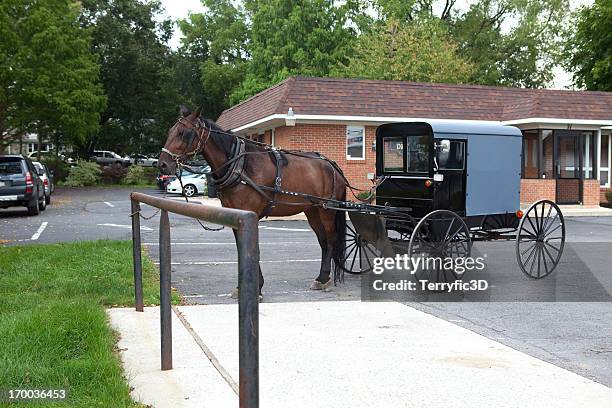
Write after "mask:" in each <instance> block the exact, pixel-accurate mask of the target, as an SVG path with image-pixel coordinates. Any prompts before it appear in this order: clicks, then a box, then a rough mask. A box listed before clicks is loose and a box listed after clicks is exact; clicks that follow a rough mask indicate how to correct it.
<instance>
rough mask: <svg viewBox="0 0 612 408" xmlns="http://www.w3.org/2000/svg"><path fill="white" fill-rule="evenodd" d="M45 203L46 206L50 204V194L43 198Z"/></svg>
mask: <svg viewBox="0 0 612 408" xmlns="http://www.w3.org/2000/svg"><path fill="white" fill-rule="evenodd" d="M45 202H46V203H47V205H49V204H51V194H49V195H48V196H45Z"/></svg>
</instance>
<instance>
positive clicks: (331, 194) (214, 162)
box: [158, 106, 349, 296]
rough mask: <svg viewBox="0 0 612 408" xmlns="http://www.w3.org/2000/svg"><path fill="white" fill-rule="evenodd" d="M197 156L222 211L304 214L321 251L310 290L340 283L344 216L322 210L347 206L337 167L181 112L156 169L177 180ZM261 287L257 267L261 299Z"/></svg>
mask: <svg viewBox="0 0 612 408" xmlns="http://www.w3.org/2000/svg"><path fill="white" fill-rule="evenodd" d="M198 153H199V154H201V155H202V156H203V157H204V159H205V160H206V161H207V162H208V164H209V166H210V167H211V176H212V178H213V181H214V182H215V186H216V188H217V193H218V197H219V198H220V200H221V205H222V206H223V207H228V208H235V209H240V210H246V211H253V212H255V213H256V214H257V215H258V216H259V219H262V218H264V217H278V216H289V215H295V214H299V213H301V212H304V213H305V214H306V218H307V219H308V224H309V225H310V228H311V229H312V230H313V231H314V233H315V234H316V236H317V240H318V242H319V245H320V247H321V266H320V270H319V275H318V276H317V277H316V278H315V279H314V281H313V282H312V284H311V286H310V289H312V290H324V291H327V290H329V288H330V287H331V286H332V282H333V284H335V283H336V282H337V281H339V280H341V279H342V274H343V269H342V268H343V266H344V265H343V264H344V257H345V235H346V216H345V214H344V212H342V211H335V210H332V209H326V208H324V206H323V203H324V202H325V200H340V201H345V200H346V190H347V186H349V183H348V181H347V179H346V177H345V176H344V174H343V173H342V170H341V169H340V168H339V167H338V165H337V164H336V163H335V162H333V161H331V160H329V159H327V158H326V157H324V156H322V155H320V154H319V153H316V152H302V151H289V150H280V149H277V148H274V147H272V146H269V145H264V144H263V143H258V142H254V141H250V140H248V139H244V138H241V137H239V136H237V135H235V134H234V133H233V132H229V131H226V130H224V129H222V128H221V127H219V126H218V125H217V124H216V123H215V122H213V121H212V120H209V119H206V118H203V117H202V116H201V114H200V110H196V111H195V112H191V111H190V110H189V109H187V108H186V107H184V106H181V108H180V114H179V117H178V119H177V121H176V123H175V124H174V125H173V126H172V127H171V128H170V130H169V131H168V137H167V140H166V143H165V145H164V147H163V149H162V152H161V153H160V156H159V159H158V168H159V170H160V172H161V173H162V174H167V175H172V174H175V173H176V171H177V166H179V165H181V163H182V162H183V161H184V160H185V159H187V158H188V157H189V156H195V155H196V154H198ZM234 236H235V237H236V231H235V230H234ZM332 260H333V280H332V278H331V277H330V273H331V271H332ZM263 284H264V278H263V275H262V273H261V266H260V267H259V290H260V296H261V290H262V287H263ZM238 290H239V288H237V290H236V291H235V292H234V295H237V291H238Z"/></svg>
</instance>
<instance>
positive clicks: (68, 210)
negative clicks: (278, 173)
mask: <svg viewBox="0 0 612 408" xmlns="http://www.w3.org/2000/svg"><path fill="white" fill-rule="evenodd" d="M130 191H131V190H130V189H127V188H98V189H92V188H85V189H68V190H65V189H58V190H57V192H56V194H55V195H54V196H53V202H52V204H51V205H50V206H49V207H48V208H47V210H46V211H45V212H43V213H41V215H40V216H37V217H28V216H26V215H25V211H22V210H21V209H8V210H0V240H1V242H2V243H3V244H4V245H15V244H29V243H51V242H62V241H73V240H90V239H102V238H105V239H129V238H130V236H131V235H130V234H131V233H130V217H129V213H130V203H129V192H130ZM143 192H145V193H150V194H157V195H160V193H159V192H158V191H156V190H152V189H151V190H143ZM175 199H180V198H179V197H176V198H175ZM153 213H154V210H153V209H152V208H149V207H146V206H144V207H143V215H144V216H150V215H153ZM566 221H567V229H568V245H567V246H566V250H565V255H564V258H563V260H562V263H561V265H560V267H559V269H558V270H557V271H556V272H555V275H554V276H551V277H550V278H549V279H552V281H548V282H545V283H542V282H544V281H537V282H536V281H532V280H528V279H527V278H525V277H524V276H523V275H522V274H521V273H520V271H519V269H518V267H517V266H516V263H515V260H514V245H513V243H511V242H493V243H477V244H476V245H475V250H476V251H478V252H479V253H481V254H486V255H487V256H488V258H487V259H488V261H487V262H488V270H489V272H490V274H491V275H492V276H494V277H495V279H496V280H495V282H496V283H495V287H494V288H492V291H493V293H494V294H495V296H492V297H491V298H490V299H489V300H492V301H488V302H471V301H470V300H471V299H470V298H469V297H465V298H459V299H457V298H453V300H459V301H453V302H447V301H446V300H449V299H450V298H445V297H444V295H436V296H434V297H431V298H428V299H423V300H421V301H418V302H409V305H410V306H412V307H414V308H416V309H419V310H422V311H425V312H427V313H429V314H432V315H435V316H437V317H440V318H442V319H444V320H446V321H447V322H451V323H453V324H457V325H460V326H463V327H466V328H468V329H470V330H473V331H475V332H477V333H479V334H482V335H484V336H486V337H489V338H491V339H494V340H496V341H499V342H501V343H504V344H506V345H509V346H511V347H513V348H515V349H517V350H520V351H523V352H525V353H527V354H530V355H532V356H535V357H538V358H541V359H543V360H545V361H548V362H551V363H553V364H556V365H558V366H561V367H564V368H567V369H569V370H571V371H574V372H576V373H578V374H580V375H584V376H586V377H588V378H591V379H594V380H596V381H598V382H600V383H603V384H605V385H607V386H612V336H611V334H612V306H611V303H610V302H609V300H610V295H609V293H610V292H611V288H612V276H611V274H610V263H611V262H610V261H612V218H610V217H575V218H568V219H567V220H566ZM141 222H142V237H143V242H144V243H145V247H146V249H147V251H148V252H149V253H150V254H151V256H152V258H153V259H154V260H157V248H158V247H157V240H158V236H157V232H158V229H157V227H158V222H159V217H153V218H152V219H150V220H142V221H141ZM171 225H172V230H171V233H172V242H173V247H172V251H173V252H172V262H173V278H172V282H173V286H174V287H176V288H177V289H178V290H179V291H180V293H181V294H182V295H183V296H184V300H185V302H187V303H200V304H210V303H229V302H234V300H232V299H231V298H230V296H229V294H230V292H231V290H232V289H233V288H234V286H235V284H236V279H237V276H236V271H237V263H236V250H235V246H234V242H233V234H232V233H231V231H229V230H227V229H224V230H222V231H219V232H209V231H205V230H203V229H202V228H201V227H200V226H199V225H198V224H197V223H196V222H195V221H194V220H191V219H188V218H186V217H182V216H176V215H171ZM260 248H261V266H262V271H263V274H264V277H265V281H266V282H265V286H264V302H294V301H330V300H359V299H361V288H362V280H363V279H368V278H367V277H366V278H363V277H360V276H355V275H347V276H346V279H345V281H344V283H342V284H340V285H338V286H336V287H334V288H333V289H332V290H331V291H330V292H320V291H311V290H309V289H308V288H309V286H310V283H311V281H312V279H314V277H315V276H316V275H317V274H318V268H319V257H320V250H319V246H318V244H317V242H316V238H315V236H314V233H312V231H310V229H309V227H308V224H307V223H306V222H305V221H267V222H262V223H261V225H260ZM550 282H554V285H553V287H554V293H553V296H551V293H550V288H551V286H550ZM399 300H402V299H399ZM522 300H529V301H528V302H525V301H522ZM551 300H557V301H556V302H555V301H551ZM559 300H560V301H559ZM403 301H405V299H403ZM321 318H322V319H325V316H321ZM330 324H333V322H330Z"/></svg>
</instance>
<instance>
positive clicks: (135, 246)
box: [131, 200, 144, 312]
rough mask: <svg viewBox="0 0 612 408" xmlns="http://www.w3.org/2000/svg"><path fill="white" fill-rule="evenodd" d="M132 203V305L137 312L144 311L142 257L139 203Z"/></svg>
mask: <svg viewBox="0 0 612 408" xmlns="http://www.w3.org/2000/svg"><path fill="white" fill-rule="evenodd" d="M131 202H132V258H133V259H134V305H135V306H136V311H137V312H142V311H144V303H143V296H142V257H141V240H140V203H139V202H138V201H136V200H131Z"/></svg>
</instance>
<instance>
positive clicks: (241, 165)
mask: <svg viewBox="0 0 612 408" xmlns="http://www.w3.org/2000/svg"><path fill="white" fill-rule="evenodd" d="M178 123H181V124H182V125H183V126H185V130H184V131H183V137H184V138H187V149H186V150H188V149H189V148H191V146H192V145H193V141H194V140H195V137H196V136H197V137H198V143H197V145H196V147H195V148H194V149H193V150H191V151H189V152H188V153H183V154H178V153H174V152H172V151H170V150H168V149H166V148H165V147H164V148H162V149H161V150H162V152H165V153H167V154H168V155H170V157H172V159H173V160H174V161H175V162H177V164H178V165H181V166H183V165H182V163H181V161H182V159H183V158H185V157H187V156H190V155H191V156H195V155H196V154H197V153H199V152H200V151H201V150H202V148H203V147H204V146H205V145H206V143H208V140H209V139H210V135H211V134H212V133H218V134H225V135H229V136H233V137H235V138H236V143H234V146H233V148H232V152H231V153H230V155H229V157H228V160H227V161H226V162H225V163H224V164H223V165H221V166H220V167H219V168H217V169H216V170H215V171H214V172H212V173H211V179H212V182H213V183H214V184H215V187H216V189H217V191H219V192H220V193H222V191H223V190H226V189H228V188H231V187H234V186H236V185H237V184H239V183H242V184H245V185H248V186H249V187H251V188H252V189H253V190H255V191H256V192H257V193H258V194H260V195H262V196H263V197H265V198H266V199H267V201H268V202H267V204H266V207H265V208H264V210H263V211H262V213H261V214H260V216H261V217H267V216H268V215H270V213H271V212H272V210H273V209H274V208H275V207H276V206H277V204H278V203H277V199H278V196H279V195H287V196H293V197H301V198H303V199H305V200H306V201H307V202H303V203H286V202H285V203H282V205H298V206H300V205H305V204H313V203H320V204H321V205H322V206H325V202H326V201H329V200H334V193H335V190H336V172H338V173H339V174H340V176H341V177H342V179H343V180H344V182H345V183H346V185H347V187H348V188H349V189H350V190H351V192H353V190H358V191H365V190H360V189H357V188H355V187H353V186H351V185H350V183H349V181H348V180H347V178H346V176H344V173H343V172H342V170H341V169H340V167H339V166H338V164H337V163H336V162H334V161H333V160H330V159H328V158H327V157H325V156H323V155H321V154H320V153H307V152H301V151H289V150H282V149H278V148H276V147H273V146H270V145H267V144H264V143H259V142H255V141H252V140H245V139H243V138H242V137H240V136H237V135H235V134H233V133H229V132H224V131H221V130H217V129H213V128H212V127H211V126H207V125H206V122H205V121H202V120H201V119H198V121H197V122H192V121H190V120H187V119H186V118H184V117H181V118H179V119H178V121H177V124H178ZM186 124H189V125H190V126H187V125H186ZM175 126H176V124H175ZM205 131H208V134H207V136H206V138H204V133H205ZM185 132H187V134H185ZM247 142H248V143H252V144H256V145H260V146H261V147H263V148H264V151H263V152H247V151H246V143H247ZM258 153H259V154H262V153H265V154H269V155H270V156H271V157H273V158H274V160H273V163H274V165H275V166H276V177H275V179H274V184H273V187H269V186H265V185H260V184H257V183H255V181H253V180H252V179H251V178H250V177H249V176H248V175H247V174H246V171H245V167H246V156H247V155H248V154H258ZM282 154H290V155H294V156H298V157H304V158H308V159H313V160H317V159H318V160H324V161H326V162H327V163H328V164H329V166H330V168H331V171H332V189H331V193H330V197H329V198H327V199H326V198H323V197H319V196H315V195H312V194H306V193H299V192H294V191H287V190H284V189H283V188H282V181H283V170H282V168H283V164H284V163H283V162H284V161H286V160H285V159H283V156H282ZM183 167H188V166H183ZM224 168H225V169H226V170H225V173H224V174H222V175H221V176H219V175H215V173H218V172H219V170H222V169H224ZM375 187H376V186H374V188H373V189H372V190H371V192H370V196H371V195H372V193H373V190H374V189H375ZM353 195H355V193H354V192H353ZM355 197H356V196H355Z"/></svg>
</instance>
